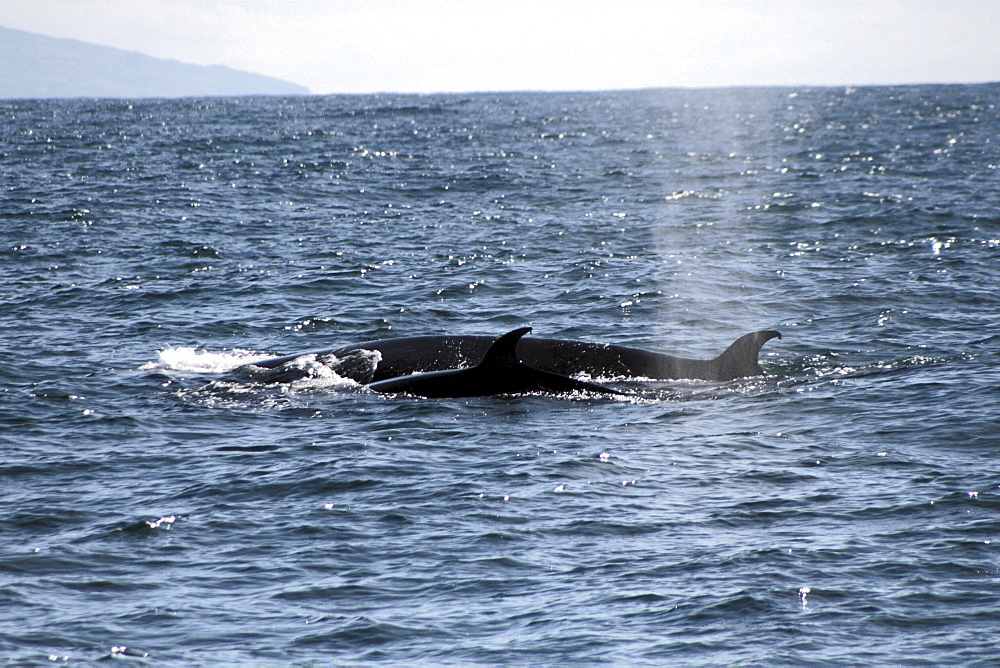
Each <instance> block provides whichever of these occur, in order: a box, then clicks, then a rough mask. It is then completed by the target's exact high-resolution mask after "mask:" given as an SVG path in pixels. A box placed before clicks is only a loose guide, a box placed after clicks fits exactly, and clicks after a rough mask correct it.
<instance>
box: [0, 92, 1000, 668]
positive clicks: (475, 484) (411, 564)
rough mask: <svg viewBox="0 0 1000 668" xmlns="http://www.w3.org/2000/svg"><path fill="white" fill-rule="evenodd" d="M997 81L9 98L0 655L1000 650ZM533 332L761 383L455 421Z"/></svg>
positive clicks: (622, 660)
mask: <svg viewBox="0 0 1000 668" xmlns="http://www.w3.org/2000/svg"><path fill="white" fill-rule="evenodd" d="M998 103H1000V85H995V84H991V85H981V86H914V87H881V88H858V89H722V90H687V91H685V90H649V91H625V92H607V93H575V94H569V93H565V94H564V93H560V94H550V93H535V94H501V95H485V94H483V95H440V96H388V95H384V96H344V97H338V96H333V97H300V98H221V99H183V100H144V101H120V100H73V101H66V100H63V101H59V100H56V101H4V102H0V113H2V117H3V124H2V125H0V173H2V190H0V198H2V199H0V229H2V243H0V364H2V374H0V406H2V411H0V661H3V662H4V663H6V664H17V665H51V664H52V663H69V664H87V663H91V662H94V661H99V660H101V659H104V658H107V657H116V658H118V659H120V660H123V661H125V662H126V663H135V664H137V665H220V664H242V665H294V664H298V665H321V664H358V663H381V662H384V663H390V664H397V665H400V664H412V663H419V664H464V665H468V664H491V665H492V664H512V665H529V664H530V665H559V664H569V663H588V664H595V663H613V664H629V665H632V664H654V665H665V664H733V663H743V664H767V665H771V664H785V663H807V662H808V663H819V664H824V663H825V664H871V665H875V664H906V665H919V664H936V665H940V664H964V665H975V664H979V665H995V664H996V662H997V661H1000V651H998V650H997V649H996V638H997V633H998V631H1000V621H998V617H997V609H998V608H1000V513H998V511H1000V457H998V450H1000V448H998V446H1000V417H998V408H1000V366H998V362H1000V352H998V351H1000V333H998V325H1000V290H998V278H1000V178H998V176H1000V174H998V166H1000V139H998V138H1000V115H998V108H997V105H998ZM521 325H531V326H532V327H534V331H535V334H537V335H539V336H546V337H562V338H576V339H589V340H597V341H606V342H613V343H620V344H625V345H633V346H640V347H646V348H650V349H655V350H660V351H664V352H669V353H673V354H679V355H684V356H688V357H701V358H708V357H713V356H715V355H716V354H718V353H719V352H721V351H722V350H723V349H724V348H725V347H726V346H727V345H728V344H729V343H730V342H731V341H732V340H734V339H735V338H736V337H737V336H739V335H740V334H743V333H745V332H749V331H753V330H757V329H778V330H780V331H781V332H782V333H783V335H784V338H783V339H781V340H775V341H772V342H770V343H768V344H767V345H766V346H765V348H764V350H763V352H762V355H761V362H762V365H763V366H764V368H765V370H766V372H767V375H766V376H764V377H761V378H753V379H744V380H739V381H733V382H729V383H709V382H703V381H666V382H659V383H655V384H652V387H654V389H656V390H657V394H656V398H654V399H650V398H649V397H648V396H647V398H645V399H643V400H636V401H623V400H617V399H600V398H590V399H569V398H560V397H552V396H523V397H506V398H475V399H448V400H428V399H416V398H406V397H392V396H382V395H377V394H374V393H371V392H368V391H365V390H364V389H363V388H359V387H357V386H355V385H353V384H351V383H350V382H347V381H344V380H343V379H339V378H337V377H335V376H330V375H322V374H320V375H317V376H316V377H314V378H310V379H306V380H303V381H297V382H295V383H291V384H289V385H278V386H262V385H255V384H254V383H251V382H239V381H235V380H233V379H232V378H231V377H230V376H228V375H227V374H225V373H224V372H225V371H227V370H229V369H232V368H233V367H235V366H237V365H239V364H241V363H244V362H246V361H248V360H252V359H255V358H256V356H270V355H276V354H286V353H292V352H296V351H300V350H301V351H304V350H314V349H317V348H325V347H333V346H337V345H340V344H346V343H353V342H356V341H365V340H371V339H376V338H383V337H393V336H409V335H423V334H440V333H462V334H500V333H503V332H505V331H507V330H509V329H513V328H515V327H518V326H521Z"/></svg>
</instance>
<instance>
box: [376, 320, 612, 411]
mask: <svg viewBox="0 0 1000 668" xmlns="http://www.w3.org/2000/svg"><path fill="white" fill-rule="evenodd" d="M530 331H531V328H530V327H521V328H520V329H515V330H513V331H510V332H507V333H506V334H504V335H503V336H500V337H498V338H497V339H495V340H494V342H493V343H492V344H491V345H490V347H489V348H488V349H487V350H486V353H485V354H484V355H483V358H482V360H481V361H480V362H479V363H478V364H476V365H475V366H472V367H467V368H462V369H448V370H445V371H428V372H426V373H415V374H412V375H408V376H397V377H396V378H390V379H388V380H381V381H378V382H374V383H371V384H370V385H369V386H368V387H369V388H371V389H373V390H375V391H376V392H385V393H405V394H413V395H416V396H420V397H434V398H445V397H481V396H487V395H494V394H524V393H527V392H553V393H560V394H562V393H568V392H590V393H597V394H622V392H618V391H617V390H612V389H611V388H607V387H603V386H601V385H596V384H594V383H587V382H584V381H581V380H575V379H573V378H570V377H568V376H563V375H560V374H557V373H550V372H548V371H542V370H540V369H535V368H532V367H530V366H528V365H527V364H525V363H524V362H522V361H521V360H519V359H518V355H517V350H516V349H517V342H518V341H519V340H520V339H521V337H522V336H524V335H525V334H527V333H528V332H530Z"/></svg>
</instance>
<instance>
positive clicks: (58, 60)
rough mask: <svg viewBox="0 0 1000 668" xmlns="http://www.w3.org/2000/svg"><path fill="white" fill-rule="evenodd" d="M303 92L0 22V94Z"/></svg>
mask: <svg viewBox="0 0 1000 668" xmlns="http://www.w3.org/2000/svg"><path fill="white" fill-rule="evenodd" d="M307 94H309V89H308V88H306V87H305V86H300V85H298V84H294V83H290V82H287V81H282V80H281V79H275V78H273V77H268V76H264V75H261V74H252V73H250V72H242V71H240V70H234V69H232V68H230V67H225V66H222V65H210V66H206V65H190V64H187V63H182V62H180V61H176V60H163V59H161V58H154V57H152V56H147V55H144V54H141V53H137V52H134V51H124V50H121V49H115V48H112V47H108V46H99V45H97V44H89V43H87V42H80V41H77V40H75V39H56V38H54V37H45V36H44V35H36V34H34V33H30V32H24V31H23V30H14V29H11V28H4V27H2V26H0V98H5V99H13V98H53V97H113V98H140V97H200V96H220V95H307Z"/></svg>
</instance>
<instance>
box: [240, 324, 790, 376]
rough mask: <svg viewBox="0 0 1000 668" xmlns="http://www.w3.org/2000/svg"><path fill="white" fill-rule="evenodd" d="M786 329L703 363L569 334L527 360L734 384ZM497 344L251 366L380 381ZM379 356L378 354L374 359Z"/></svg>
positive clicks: (425, 340) (547, 367)
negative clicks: (317, 367)
mask: <svg viewBox="0 0 1000 668" xmlns="http://www.w3.org/2000/svg"><path fill="white" fill-rule="evenodd" d="M774 338H781V334H780V333H779V332H776V331H773V330H764V331H759V332H752V333H750V334H744V335H743V336H741V337H740V338H738V339H736V341H734V342H733V343H732V345H730V346H729V347H728V348H727V349H726V350H725V352H723V353H722V354H721V355H719V356H718V357H716V358H714V359H710V360H699V359H688V358H685V357H675V356H674V355H667V354H665V353H658V352H653V351H650V350H643V349H641V348H630V347H628V346H619V345H615V344H611V343H592V342H588V341H573V340H564V339H544V338H535V337H526V338H521V339H520V340H519V342H518V343H517V354H518V357H519V359H520V360H521V361H522V362H524V363H525V364H527V365H528V366H530V367H533V368H535V369H538V370H540V371H547V372H549V373H555V374H559V375H563V376H572V375H575V374H579V373H585V374H589V375H591V376H594V377H604V378H608V377H610V378H617V377H629V378H635V377H642V378H652V379H657V380H676V379H694V380H712V381H728V380H733V379H736V378H743V377H746V376H759V375H761V374H763V370H762V369H761V368H760V363H759V362H758V361H757V357H758V354H759V353H760V349H761V347H762V346H763V345H764V344H765V343H767V342H768V341H770V340H771V339H774ZM494 341H496V338H495V337H492V336H410V337H402V338H394V339H381V340H379V341H366V342H363V343H355V344H352V345H347V346H341V347H339V348H327V349H324V350H317V351H313V352H311V353H298V354H295V355H285V356H283V357H274V358H271V359H266V360H261V361H258V362H254V363H253V364H252V365H247V366H246V367H244V369H256V370H259V369H268V370H273V371H271V372H270V375H269V376H268V378H267V380H269V381H272V382H287V381H291V380H295V379H297V378H301V377H302V376H304V375H306V374H307V371H305V370H304V369H301V368H298V367H295V366H294V365H289V364H288V363H289V362H292V361H293V360H296V359H298V358H300V357H302V356H303V355H315V356H316V358H317V359H319V360H320V361H324V362H326V361H329V362H331V363H333V364H334V366H335V369H336V371H337V373H339V374H340V375H341V376H344V377H348V378H352V379H353V380H356V381H357V382H359V383H375V382H379V381H382V380H387V379H389V378H397V377H399V376H408V375H410V374H413V373H422V372H428V371H444V370H449V369H457V368H460V367H467V366H471V365H474V364H476V363H478V362H479V361H480V360H481V359H482V358H483V356H484V355H485V354H486V351H487V350H488V349H489V347H490V346H491V345H492V344H493V343H494ZM372 357H375V358H376V359H372Z"/></svg>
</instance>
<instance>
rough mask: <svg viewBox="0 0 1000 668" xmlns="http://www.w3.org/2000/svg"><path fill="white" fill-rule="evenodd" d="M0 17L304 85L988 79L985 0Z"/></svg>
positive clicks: (85, 2)
mask: <svg viewBox="0 0 1000 668" xmlns="http://www.w3.org/2000/svg"><path fill="white" fill-rule="evenodd" d="M0 25H4V26H6V27H8V28H18V29H20V30H27V31H30V32H35V33H40V34H43V35H49V36H52V37H70V38H74V39H79V40H83V41H87V42H93V43H97V44H103V45H107V46H113V47H117V48H120V49H128V50H131V51H140V52H143V53H146V54H149V55H152V56H157V57H160V58H172V59H175V60H180V61H183V62H188V63H196V64H201V65H211V64H221V65H228V66H230V67H235V68H237V69H242V70H248V71H251V72H257V73H260V74H267V75H271V76H275V77H279V78H281V79H285V80H288V81H292V82H295V83H299V84H302V85H304V86H308V87H309V88H310V89H311V90H312V92H314V93H320V94H322V93H337V92H348V93H349V92H377V91H415V92H436V91H478V90H525V89H532V90H565V89H606V88H640V87H651V86H720V85H751V84H754V85H758V84H772V85H773V84H784V85H848V84H850V85H859V84H882V83H924V82H979V81H998V80H1000V37H998V35H1000V0H610V1H607V2H601V1H598V0H567V1H563V0H552V1H550V0H297V1H296V0H239V1H237V0H0ZM0 67H2V64H0Z"/></svg>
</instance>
